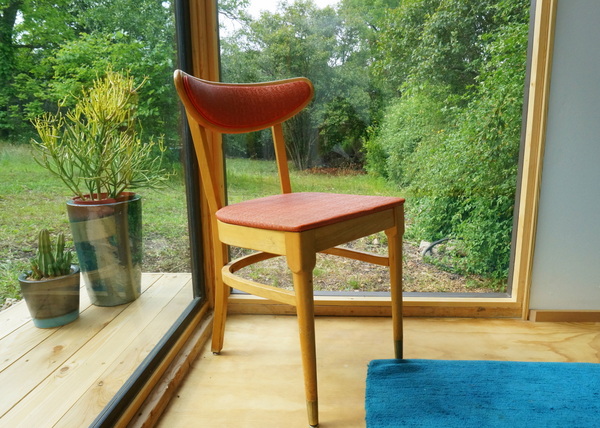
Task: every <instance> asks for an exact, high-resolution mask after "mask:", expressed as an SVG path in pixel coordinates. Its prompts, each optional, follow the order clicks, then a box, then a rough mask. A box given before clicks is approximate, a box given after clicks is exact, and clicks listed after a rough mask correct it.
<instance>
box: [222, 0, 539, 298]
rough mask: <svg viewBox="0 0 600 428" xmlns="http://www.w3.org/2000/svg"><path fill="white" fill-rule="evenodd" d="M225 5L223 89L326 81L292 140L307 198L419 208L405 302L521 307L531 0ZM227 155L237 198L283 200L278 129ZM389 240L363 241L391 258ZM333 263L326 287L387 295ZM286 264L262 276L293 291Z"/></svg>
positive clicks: (293, 127) (292, 128) (380, 275)
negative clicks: (275, 142)
mask: <svg viewBox="0 0 600 428" xmlns="http://www.w3.org/2000/svg"><path fill="white" fill-rule="evenodd" d="M220 7H221V13H220V15H219V17H220V19H221V70H222V76H221V77H222V80H223V81H229V82H247V81H267V80H274V79H279V78H286V77H292V76H297V75H303V76H307V77H309V78H310V79H311V80H312V81H313V83H314V85H315V88H316V96H315V101H314V102H313V103H312V104H311V106H310V107H309V108H308V109H307V112H306V114H305V116H304V117H302V118H300V119H299V120H297V121H294V122H292V123H290V124H289V126H288V128H287V130H288V135H289V141H288V143H289V147H288V152H289V154H290V159H291V161H292V163H293V172H292V174H293V177H292V182H293V184H295V185H296V187H295V190H306V189H310V190H314V189H322V190H324V191H334V192H335V191H338V192H353V193H374V194H390V195H401V196H405V197H407V233H406V236H405V238H406V242H405V249H404V257H405V260H406V264H405V279H404V283H405V291H407V292H417V293H419V295H420V296H423V297H426V298H434V297H453V298H462V297H467V296H472V297H476V298H482V299H484V298H489V297H498V298H511V297H514V296H513V294H512V290H511V287H510V277H511V273H512V266H511V254H514V245H512V244H514V242H513V235H514V236H516V235H515V234H514V233H513V225H514V224H515V220H514V219H515V207H516V206H517V205H516V202H515V201H516V198H517V187H518V171H519V155H520V149H521V145H522V135H523V134H522V126H521V125H522V123H523V122H522V121H523V111H524V110H523V105H524V100H525V87H526V84H525V82H526V77H527V76H526V74H527V72H526V71H527V70H526V67H527V47H528V36H529V30H530V17H529V15H530V9H531V6H530V4H529V1H525V0H514V1H509V2H506V1H495V0H494V1H492V0H488V1H485V2H481V1H472V0H454V1H442V0H439V1H415V2H395V1H390V2H383V3H382V2H364V1H362V2H353V1H341V2H322V3H320V2H313V1H297V2H290V3H280V4H278V5H277V6H275V5H273V6H270V7H269V6H267V5H265V4H263V3H260V2H250V6H249V8H247V9H235V8H232V4H231V3H229V2H222V3H221V4H220ZM225 150H226V155H227V171H228V185H229V188H228V194H229V199H230V201H232V202H235V201H238V200H241V199H245V198H249V197H254V196H257V195H260V194H263V193H264V194H266V193H268V192H273V191H276V184H275V181H274V180H275V177H274V176H273V175H272V174H270V173H272V172H273V170H270V168H271V166H270V164H269V162H268V160H269V159H270V158H272V156H273V154H272V151H271V149H270V136H269V134H268V132H266V133H262V134H256V135H253V136H249V137H246V136H245V137H243V138H240V137H234V136H232V137H229V138H227V139H226V141H225ZM269 177H273V181H270V180H271V179H270V178H269ZM383 239H384V237H382V236H374V237H371V238H369V239H366V240H362V241H361V242H356V243H355V245H356V246H357V247H359V248H362V249H365V250H370V251H373V250H374V251H378V250H379V246H380V244H382V243H383ZM270 263H277V262H270ZM321 263H322V264H324V266H323V268H322V269H321V268H319V266H317V270H316V271H315V283H316V287H317V289H321V290H322V291H327V292H329V291H332V290H335V291H337V292H345V293H348V292H350V293H353V294H355V295H356V293H357V292H358V293H360V292H380V291H386V284H387V278H386V277H385V275H386V270H385V269H381V270H379V269H364V268H362V269H361V267H360V266H358V265H354V264H342V263H338V259H335V258H334V256H323V257H322V260H321ZM275 267H276V268H277V269H278V270H276V271H275V273H269V271H270V270H271V268H273V266H269V265H268V263H265V266H264V267H259V268H258V269H255V270H253V271H250V272H248V275H250V276H252V277H254V278H261V279H263V280H264V279H265V278H266V279H267V280H270V281H271V282H275V283H278V284H279V285H282V286H289V280H288V279H286V276H285V274H284V272H285V263H281V264H280V265H279V266H275ZM332 270H333V272H334V273H333V274H330V273H329V272H331V271H332ZM324 272H328V274H327V275H325V274H323V275H321V274H322V273H324ZM321 279H322V280H321ZM421 293H424V294H421Z"/></svg>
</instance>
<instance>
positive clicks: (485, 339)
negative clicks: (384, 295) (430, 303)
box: [159, 315, 600, 428]
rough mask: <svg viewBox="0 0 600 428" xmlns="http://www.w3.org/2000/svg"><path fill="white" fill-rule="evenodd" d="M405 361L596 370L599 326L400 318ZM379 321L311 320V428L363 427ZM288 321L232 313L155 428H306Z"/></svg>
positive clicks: (386, 338) (387, 340)
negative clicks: (314, 408)
mask: <svg viewBox="0 0 600 428" xmlns="http://www.w3.org/2000/svg"><path fill="white" fill-rule="evenodd" d="M405 335H406V339H405V357H407V358H432V359H469V360H470V359H483V360H516V361H580V362H595V363H600V324H598V323H532V322H526V321H521V320H498V319H496V320H490V319H453V318H436V319H425V318H407V319H406V320H405ZM391 342H392V340H391V323H390V320H389V319H386V318H317V354H318V358H319V360H318V370H319V401H320V420H321V424H320V427H321V428H353V427H364V410H363V409H364V408H363V406H364V382H365V377H366V368H367V363H368V362H369V361H370V360H371V359H377V358H390V357H391V356H392V352H393V351H392V343H391ZM306 426H307V423H306V414H305V406H304V392H303V383H302V372H301V369H300V352H299V345H298V338H297V330H296V319H295V317H292V316H267V315H265V316H256V315H233V316H231V317H230V318H229V320H228V324H227V330H226V334H225V348H224V351H223V353H222V354H221V355H218V356H214V355H212V354H211V353H210V352H209V350H208V349H205V350H204V351H203V353H202V354H201V355H200V357H199V359H198V360H197V362H196V363H195V366H194V367H193V369H192V371H191V372H190V374H189V375H188V376H187V378H186V379H185V381H184V383H183V385H182V387H181V388H180V390H179V391H178V392H177V394H176V396H175V398H174V399H173V400H172V401H171V403H170V405H169V407H168V409H167V411H166V413H165V414H164V415H163V417H162V419H161V420H160V422H159V427H161V428H178V427H181V428H183V427H186V428H187V427H220V428H229V427H231V428H254V427H256V428H271V427H272V428H282V427H285V428H295V427H306Z"/></svg>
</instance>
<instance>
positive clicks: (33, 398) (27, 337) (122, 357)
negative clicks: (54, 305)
mask: <svg viewBox="0 0 600 428" xmlns="http://www.w3.org/2000/svg"><path fill="white" fill-rule="evenodd" d="M190 279H191V276H190V274H160V273H159V274H144V275H143V277H142V291H143V293H142V296H141V297H140V298H139V299H137V300H136V301H135V302H132V303H131V304H127V305H122V306H117V307H112V308H106V307H97V306H93V305H90V304H89V301H88V303H87V307H85V306H84V305H82V308H81V309H83V311H82V313H81V315H80V318H79V319H78V320H77V321H75V322H73V323H71V324H68V325H66V326H63V327H61V328H57V329H48V330H40V329H37V328H35V327H34V326H33V324H32V323H31V322H28V323H26V324H24V325H22V326H21V327H19V328H18V329H17V330H13V331H12V332H11V333H9V334H4V336H3V339H2V341H1V342H2V343H10V345H11V346H10V353H11V354H10V355H13V354H14V357H13V358H12V360H11V362H10V364H8V365H7V366H6V367H5V369H4V370H3V371H2V372H1V373H0V396H1V397H2V400H1V401H0V408H1V409H2V410H3V411H2V412H1V413H0V426H10V427H20V426H24V427H30V426H35V427H50V426H57V422H58V421H60V420H61V418H63V417H64V415H65V414H67V415H68V414H69V412H71V411H75V415H81V414H86V416H85V417H84V418H81V417H79V416H74V418H75V420H77V421H81V422H82V423H81V424H80V423H79V422H77V423H75V424H70V425H69V426H87V425H88V424H89V423H90V422H91V421H92V420H93V419H94V418H95V417H96V416H97V414H98V413H99V408H100V409H101V408H102V407H103V406H104V405H105V404H106V403H108V401H109V400H110V399H111V398H112V395H113V394H114V392H116V390H118V388H119V387H120V385H122V384H123V382H124V381H125V380H126V379H127V378H128V377H129V375H130V374H131V373H132V372H133V371H134V370H135V368H136V367H137V366H138V365H139V363H140V362H141V361H142V359H143V358H144V357H145V356H146V355H147V354H148V353H149V352H150V350H151V349H152V348H153V346H154V345H155V344H156V343H157V342H158V341H159V340H160V339H161V338H162V336H163V335H164V333H165V332H166V331H167V330H168V329H169V328H170V326H171V325H172V323H173V322H174V320H175V319H176V318H177V317H178V316H179V315H180V314H181V312H182V311H183V309H184V308H185V307H186V306H187V305H188V304H189V303H190V302H191V300H192V291H191V285H190ZM84 296H85V297H87V296H86V293H85V292H84V294H83V295H82V299H83V298H84ZM20 305H21V304H20ZM12 309H13V308H9V311H10V310H12ZM2 333H4V332H2ZM19 337H21V338H19ZM36 340H37V341H38V343H37V344H36V343H35V341H36ZM2 350H3V351H4V347H3V348H2ZM7 352H8V351H7ZM7 355H8V354H7ZM3 356H6V355H3ZM17 379H18V380H19V382H18V383H15V382H16V380H17ZM103 382H106V384H107V385H108V387H107V388H104V389H103V388H101V387H100V385H102V383H103ZM90 391H91V392H90ZM87 394H91V395H87ZM88 398H89V399H88ZM6 409H9V410H8V412H6V413H5V412H4V411H5V410H6ZM82 409H84V410H82ZM84 419H85V422H83V420H84ZM58 426H60V424H59V425H58ZM62 426H67V425H62Z"/></svg>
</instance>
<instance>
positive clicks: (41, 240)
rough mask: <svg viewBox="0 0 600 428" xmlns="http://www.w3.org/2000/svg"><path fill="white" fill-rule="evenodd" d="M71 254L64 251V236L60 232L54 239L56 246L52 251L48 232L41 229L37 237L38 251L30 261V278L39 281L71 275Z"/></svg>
mask: <svg viewBox="0 0 600 428" xmlns="http://www.w3.org/2000/svg"><path fill="white" fill-rule="evenodd" d="M72 260H73V253H72V252H71V251H65V234H64V233H62V232H60V233H59V234H58V236H57V237H56V245H55V248H54V251H52V243H51V242H50V232H48V229H42V230H41V231H40V233H39V235H38V250H37V254H36V256H35V257H34V258H32V259H31V275H30V278H32V279H35V280H39V279H42V278H53V277H57V276H63V275H68V274H69V273H71V262H72Z"/></svg>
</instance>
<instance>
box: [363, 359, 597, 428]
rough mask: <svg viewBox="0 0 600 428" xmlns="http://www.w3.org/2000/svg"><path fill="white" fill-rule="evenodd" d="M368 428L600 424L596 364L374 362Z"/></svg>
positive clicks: (369, 382)
mask: <svg viewBox="0 0 600 428" xmlns="http://www.w3.org/2000/svg"><path fill="white" fill-rule="evenodd" d="M365 403H366V404H365V407H366V420H367V428H402V427H407V428H425V427H428V428H429V427H431V428H434V427H435V428H454V427H460V428H471V427H473V428H492V427H509V428H515V427H523V428H525V427H527V428H533V427H536V428H537V427H540V428H541V427H543V428H550V427H561V428H588V427H589V428H591V427H594V428H597V427H600V364H592V363H529V362H528V363H525V362H509V361H444V360H373V361H371V363H370V364H369V369H368V374H367V391H366V400H365Z"/></svg>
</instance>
